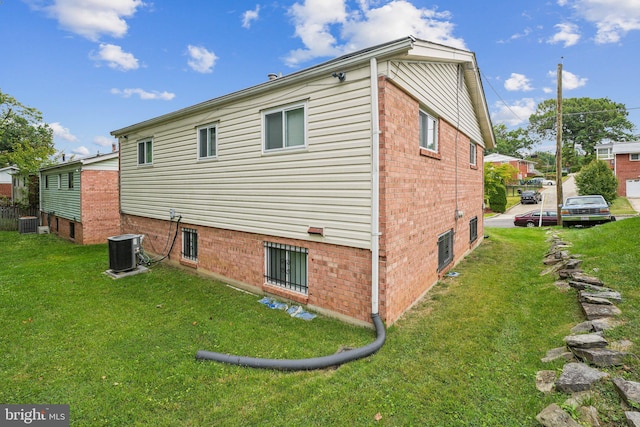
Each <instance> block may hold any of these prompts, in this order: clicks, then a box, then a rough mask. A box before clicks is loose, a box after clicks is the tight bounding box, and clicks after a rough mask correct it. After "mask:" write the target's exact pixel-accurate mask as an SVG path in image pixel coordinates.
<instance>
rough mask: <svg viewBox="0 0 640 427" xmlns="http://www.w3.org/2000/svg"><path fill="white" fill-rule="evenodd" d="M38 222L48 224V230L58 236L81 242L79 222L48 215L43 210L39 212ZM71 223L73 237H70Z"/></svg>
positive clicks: (81, 233) (80, 224)
mask: <svg viewBox="0 0 640 427" xmlns="http://www.w3.org/2000/svg"><path fill="white" fill-rule="evenodd" d="M40 224H42V225H48V226H49V232H50V233H53V234H55V235H56V236H58V237H61V238H63V239H67V240H71V241H72V242H76V243H79V244H82V241H83V234H84V233H83V229H82V223H81V222H76V221H73V220H69V219H67V218H61V217H58V216H56V215H48V214H47V213H45V212H40ZM71 224H73V228H74V237H71V227H72V226H71Z"/></svg>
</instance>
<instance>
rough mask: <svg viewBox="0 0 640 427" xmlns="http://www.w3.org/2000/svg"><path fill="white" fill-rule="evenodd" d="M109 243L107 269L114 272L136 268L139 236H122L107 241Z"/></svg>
mask: <svg viewBox="0 0 640 427" xmlns="http://www.w3.org/2000/svg"><path fill="white" fill-rule="evenodd" d="M107 240H108V241H109V268H110V269H111V270H112V271H113V272H115V273H120V272H123V271H129V270H133V269H135V268H136V267H137V266H138V263H137V257H138V253H139V252H140V241H141V236H140V235H139V234H122V235H120V236H113V237H109V238H108V239H107Z"/></svg>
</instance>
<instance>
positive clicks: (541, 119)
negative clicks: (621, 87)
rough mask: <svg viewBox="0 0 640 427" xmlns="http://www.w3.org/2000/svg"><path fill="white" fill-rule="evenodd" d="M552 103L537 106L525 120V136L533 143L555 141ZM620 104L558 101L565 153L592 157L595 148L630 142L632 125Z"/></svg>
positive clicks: (575, 99)
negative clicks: (612, 143)
mask: <svg viewBox="0 0 640 427" xmlns="http://www.w3.org/2000/svg"><path fill="white" fill-rule="evenodd" d="M556 108H557V106H556V100H555V99H547V100H546V101H542V102H541V103H539V104H538V107H537V109H536V112H535V113H534V114H532V115H531V116H530V117H529V127H528V131H529V135H530V136H531V138H532V139H534V140H535V141H536V142H541V141H552V140H555V137H556ZM628 115H629V112H628V111H627V108H626V106H625V105H624V104H621V103H617V102H613V101H611V100H610V99H608V98H598V99H593V98H567V99H564V100H563V101H562V140H563V147H565V148H568V150H567V153H571V154H573V153H576V152H578V153H580V152H582V153H585V154H588V155H593V154H594V152H595V146H596V144H600V143H602V142H623V141H631V140H633V139H634V135H633V131H634V125H633V123H631V122H630V121H629V120H628V119H627V116H628ZM571 164H574V163H571Z"/></svg>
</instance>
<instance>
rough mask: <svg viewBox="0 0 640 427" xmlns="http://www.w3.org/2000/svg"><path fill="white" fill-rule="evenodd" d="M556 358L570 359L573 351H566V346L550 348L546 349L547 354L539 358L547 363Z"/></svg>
mask: <svg viewBox="0 0 640 427" xmlns="http://www.w3.org/2000/svg"><path fill="white" fill-rule="evenodd" d="M557 359H564V360H572V359H573V353H571V352H570V351H567V348H566V347H558V348H552V349H551V350H549V351H547V354H546V355H545V356H544V357H543V358H542V359H540V360H541V361H542V362H544V363H547V362H552V361H554V360H557Z"/></svg>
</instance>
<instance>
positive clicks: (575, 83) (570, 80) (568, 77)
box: [547, 70, 589, 91]
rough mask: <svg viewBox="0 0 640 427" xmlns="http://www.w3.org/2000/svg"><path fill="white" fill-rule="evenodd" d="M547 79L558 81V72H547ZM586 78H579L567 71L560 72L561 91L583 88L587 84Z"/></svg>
mask: <svg viewBox="0 0 640 427" xmlns="http://www.w3.org/2000/svg"><path fill="white" fill-rule="evenodd" d="M547 75H548V76H549V77H552V78H553V79H554V81H557V80H558V72H557V71H549V72H548V73H547ZM587 80H589V79H587V78H586V77H579V76H577V75H575V74H573V73H571V72H569V71H566V70H562V90H563V91H564V90H573V89H577V88H579V87H582V86H585V85H586V84H587Z"/></svg>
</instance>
